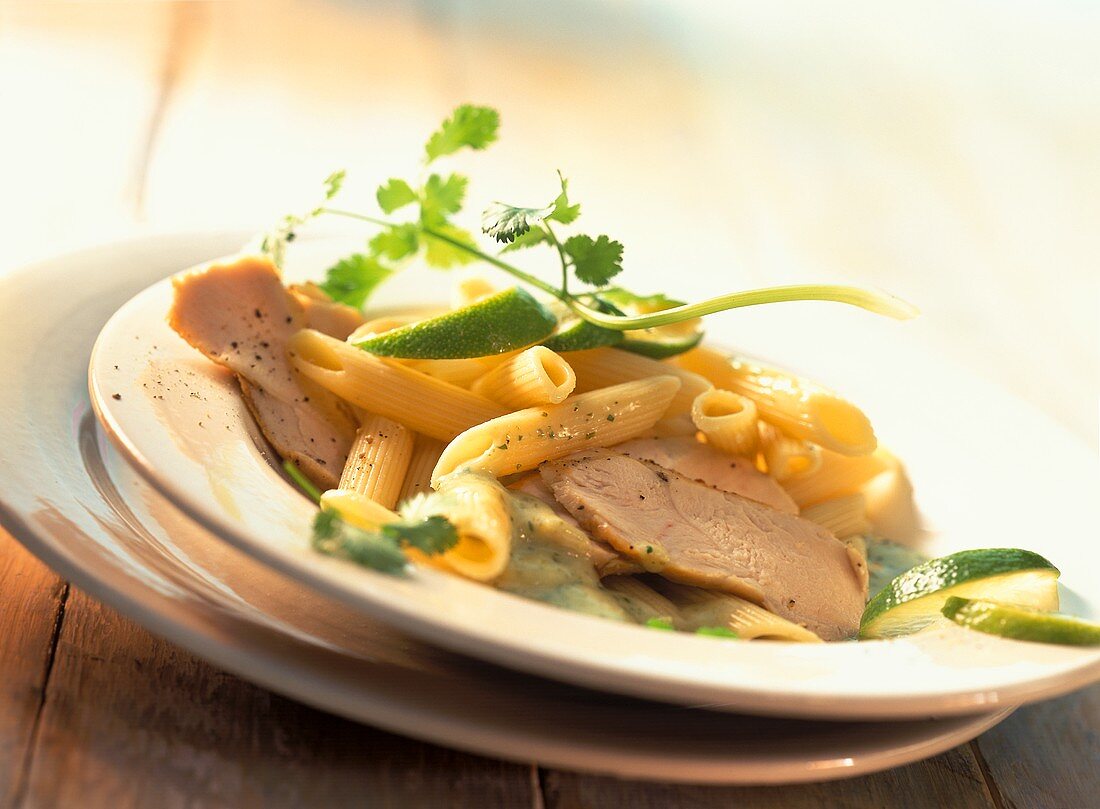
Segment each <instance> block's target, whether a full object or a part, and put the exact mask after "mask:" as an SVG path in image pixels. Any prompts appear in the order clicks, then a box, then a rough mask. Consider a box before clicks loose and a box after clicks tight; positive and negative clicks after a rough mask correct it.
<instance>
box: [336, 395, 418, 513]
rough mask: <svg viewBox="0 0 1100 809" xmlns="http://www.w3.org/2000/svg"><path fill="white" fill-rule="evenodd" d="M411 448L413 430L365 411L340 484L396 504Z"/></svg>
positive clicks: (386, 504)
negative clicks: (366, 413) (365, 413)
mask: <svg viewBox="0 0 1100 809" xmlns="http://www.w3.org/2000/svg"><path fill="white" fill-rule="evenodd" d="M412 452H413V433H412V432H411V431H410V430H408V429H407V428H406V427H404V426H403V425H401V424H398V423H397V422H396V421H392V420H390V419H388V418H385V417H384V416H374V415H369V414H368V415H366V416H365V417H364V418H363V421H362V424H361V425H360V427H359V431H358V432H357V433H356V434H355V441H354V442H353V443H352V445H351V452H350V453H349V454H348V460H347V463H345V464H344V473H343V474H342V475H341V476H340V488H341V489H345V490H347V491H353V492H356V493H357V494H361V495H363V496H364V497H367V498H369V499H371V500H374V501H375V502H376V503H379V504H380V505H383V506H385V507H386V508H393V507H394V506H396V505H397V502H398V495H399V494H400V493H401V484H402V483H403V482H404V480H405V471H406V470H407V469H408V467H409V461H410V460H411V459H412Z"/></svg>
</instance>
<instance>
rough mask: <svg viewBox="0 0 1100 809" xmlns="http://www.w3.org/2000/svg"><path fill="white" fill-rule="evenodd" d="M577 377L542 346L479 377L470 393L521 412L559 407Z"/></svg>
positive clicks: (566, 363) (571, 390)
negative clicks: (541, 406) (543, 407)
mask: <svg viewBox="0 0 1100 809" xmlns="http://www.w3.org/2000/svg"><path fill="white" fill-rule="evenodd" d="M576 384H577V376H576V374H574V373H573V369H572V368H570V367H569V363H568V362H566V361H565V360H564V359H562V358H561V357H560V356H558V355H557V354H555V353H554V352H553V351H551V350H550V349H549V348H546V347H545V346H534V347H533V348H529V349H527V350H526V351H521V352H520V353H519V354H516V355H515V356H514V357H511V358H510V359H507V360H505V361H504V362H502V363H500V364H499V365H497V366H496V367H495V368H493V370H491V371H489V373H487V374H485V375H484V376H482V377H480V378H478V379H477V380H476V381H475V382H474V383H473V384H472V385H471V386H470V390H472V391H473V392H474V393H477V394H480V395H481V396H484V397H485V398H486V399H492V400H493V401H494V402H500V403H501V404H502V405H505V406H506V407H510V408H514V409H516V410H521V409H523V408H525V407H534V406H536V405H544V404H558V403H559V402H561V401H562V400H563V399H565V398H566V397H567V396H568V395H569V394H570V393H572V392H573V388H574V387H576Z"/></svg>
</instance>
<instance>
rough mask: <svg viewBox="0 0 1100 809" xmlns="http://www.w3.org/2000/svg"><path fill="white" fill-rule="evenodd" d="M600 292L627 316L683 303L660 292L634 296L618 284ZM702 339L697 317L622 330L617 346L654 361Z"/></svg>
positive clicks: (670, 355) (691, 345) (689, 346)
mask: <svg viewBox="0 0 1100 809" xmlns="http://www.w3.org/2000/svg"><path fill="white" fill-rule="evenodd" d="M600 295H601V296H602V297H603V298H604V299H606V300H607V301H609V302H610V303H612V304H614V305H615V306H617V307H619V308H620V309H622V310H623V312H625V313H626V314H628V315H649V314H652V313H654V312H662V311H664V310H665V309H672V308H673V307H675V306H683V305H684V302H683V301H678V300H675V299H673V298H667V297H665V296H664V295H660V294H658V295H635V294H634V293H633V292H628V291H627V290H625V289H621V288H618V287H616V288H613V289H606V290H603V291H601V292H600ZM702 339H703V320H702V318H698V317H697V318H692V319H691V320H684V321H682V322H680V323H670V324H669V325H667V326H655V327H653V328H651V329H636V330H633V331H627V332H623V340H622V343H621V344H620V345H619V348H622V349H625V350H626V351H633V352H634V353H635V354H642V355H643V356H646V357H651V358H652V359H655V360H663V359H666V358H667V357H674V356H676V355H677V354H683V353H684V352H685V351H688V350H690V349H692V348H695V346H697V345H699V341H700V340H702Z"/></svg>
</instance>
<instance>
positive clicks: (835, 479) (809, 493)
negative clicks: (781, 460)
mask: <svg viewBox="0 0 1100 809" xmlns="http://www.w3.org/2000/svg"><path fill="white" fill-rule="evenodd" d="M889 468H890V464H889V462H888V460H887V457H886V455H885V453H883V452H881V451H880V452H876V453H874V454H873V455H862V456H859V457H857V458H851V457H849V456H847V455H840V454H838V453H835V452H829V451H828V450H822V451H821V465H820V466H819V467H818V468H817V469H815V470H814V471H812V472H807V473H805V474H801V475H796V476H794V477H791V478H788V479H787V480H783V481H780V482H781V483H782V485H783V488H784V489H786V490H787V494H789V495H790V496H791V498H792V499H793V500H794V501H795V502H796V503H798V507H799V508H806V507H807V506H813V505H816V504H817V503H821V502H824V501H825V500H832V499H834V498H837V497H844V496H845V495H849V494H855V493H856V492H858V491H860V489H861V488H862V487H863V486H864V484H866V483H867V482H868V481H869V480H871V479H872V478H874V477H876V476H878V475H881V474H882V473H883V472H885V471H886V470H887V469H889Z"/></svg>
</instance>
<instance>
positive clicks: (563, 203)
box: [546, 171, 581, 225]
mask: <svg viewBox="0 0 1100 809" xmlns="http://www.w3.org/2000/svg"><path fill="white" fill-rule="evenodd" d="M558 179H559V180H561V193H560V194H558V196H557V198H556V199H555V200H554V201H553V202H552V203H551V204H550V207H552V208H553V209H554V211H553V213H551V214H550V215H549V216H547V217H546V218H547V219H553V220H554V221H555V222H561V223H562V224H563V225H568V224H569V223H570V222H573V221H575V220H576V218H577V217H578V216H580V215H581V206H580V203H579V202H578V203H577V204H576V205H570V204H569V181H568V180H567V179H565V177H564V176H562V173H561V172H560V171H559V172H558Z"/></svg>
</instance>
